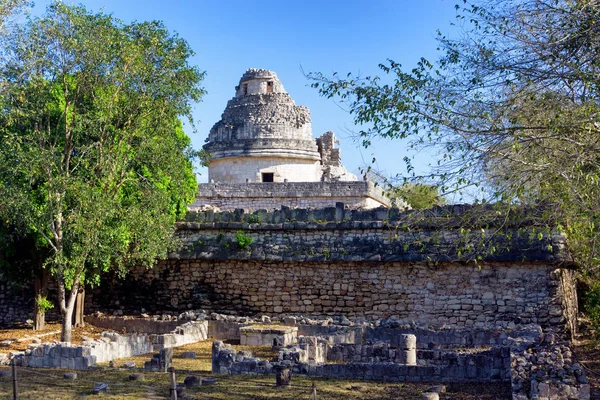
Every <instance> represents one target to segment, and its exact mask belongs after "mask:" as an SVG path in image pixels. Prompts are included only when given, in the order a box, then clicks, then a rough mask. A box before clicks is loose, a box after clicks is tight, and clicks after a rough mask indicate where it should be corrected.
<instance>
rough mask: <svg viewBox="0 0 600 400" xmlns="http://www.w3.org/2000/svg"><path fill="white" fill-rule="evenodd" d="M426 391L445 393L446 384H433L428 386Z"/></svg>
mask: <svg viewBox="0 0 600 400" xmlns="http://www.w3.org/2000/svg"><path fill="white" fill-rule="evenodd" d="M427 391H428V392H436V393H446V385H435V386H432V387H430V388H429V389H428V390H427Z"/></svg>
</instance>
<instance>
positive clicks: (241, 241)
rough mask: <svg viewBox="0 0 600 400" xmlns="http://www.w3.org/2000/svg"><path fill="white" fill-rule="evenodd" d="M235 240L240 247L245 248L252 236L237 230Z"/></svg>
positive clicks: (250, 241)
mask: <svg viewBox="0 0 600 400" xmlns="http://www.w3.org/2000/svg"><path fill="white" fill-rule="evenodd" d="M235 240H236V241H237V245H238V247H239V248H240V249H247V248H248V247H250V245H251V244H252V237H251V236H250V235H247V234H246V233H244V232H242V231H238V232H237V233H236V234H235Z"/></svg>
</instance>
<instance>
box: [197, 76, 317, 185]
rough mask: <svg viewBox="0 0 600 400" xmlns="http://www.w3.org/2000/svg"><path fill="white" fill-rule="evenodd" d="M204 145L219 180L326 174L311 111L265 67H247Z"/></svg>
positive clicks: (297, 179)
mask: <svg viewBox="0 0 600 400" xmlns="http://www.w3.org/2000/svg"><path fill="white" fill-rule="evenodd" d="M204 149H205V150H206V151H207V152H208V153H209V154H210V156H211V162H210V165H209V167H208V173H209V179H210V180H212V181H215V182H228V183H235V182H284V181H289V182H314V181H319V180H321V170H320V160H321V155H320V154H319V150H318V148H317V144H316V142H315V139H314V138H313V137H312V128H311V121H310V112H309V110H308V108H306V107H303V106H297V105H296V103H294V100H292V98H291V97H290V95H289V94H288V93H287V92H286V91H285V89H284V87H283V85H282V83H281V81H280V80H279V78H277V75H276V74H275V73H274V72H272V71H269V70H266V69H254V68H253V69H249V70H247V71H246V73H244V75H243V76H242V78H241V79H240V83H239V84H238V86H236V88H235V97H234V98H232V99H231V100H229V101H228V102H227V107H226V108H225V111H224V112H223V115H222V116H221V120H220V121H218V122H217V123H216V124H215V125H214V126H213V127H212V129H211V130H210V133H209V135H208V139H207V140H206V144H205V145H204Z"/></svg>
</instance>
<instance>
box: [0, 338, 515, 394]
mask: <svg viewBox="0 0 600 400" xmlns="http://www.w3.org/2000/svg"><path fill="white" fill-rule="evenodd" d="M211 346H212V341H210V340H207V341H204V342H199V343H194V344H190V345H187V346H182V347H178V348H175V349H174V351H173V353H174V354H173V364H174V368H175V371H176V379H177V383H183V381H184V379H185V378H186V377H187V376H189V375H197V376H200V377H206V376H213V375H212V372H211ZM234 348H235V349H236V350H251V351H252V352H253V354H254V355H256V356H257V357H260V358H264V359H271V358H272V357H273V356H274V355H275V353H273V352H272V351H271V350H270V349H268V348H252V347H247V346H239V345H234ZM184 351H193V352H196V355H197V357H196V359H187V358H183V352H184ZM150 358H151V355H150V354H147V355H142V356H137V357H131V358H126V359H120V360H115V361H114V365H115V366H116V367H115V368H110V367H108V363H105V364H101V365H100V366H99V369H98V370H93V371H77V375H78V376H77V379H76V380H65V379H64V378H63V374H64V373H65V372H66V371H64V370H51V369H39V368H36V369H33V368H18V371H17V376H18V380H19V399H20V400H34V399H35V400H39V399H48V400H50V399H52V400H55V399H57V400H58V399H60V400H62V399H64V400H66V399H87V398H90V397H91V393H92V389H93V387H94V385H95V384H97V383H100V382H102V383H107V384H108V385H109V387H110V393H108V394H104V395H102V396H100V397H101V398H103V399H112V400H142V399H143V400H148V399H150V400H157V399H167V398H168V394H169V375H168V374H166V373H159V372H143V371H138V370H137V368H138V367H142V366H143V363H144V361H148V360H149V359H150ZM126 361H133V362H134V363H135V370H128V369H126V368H119V367H120V366H123V364H124V363H125V362H126ZM7 369H8V368H4V370H7ZM0 370H2V368H1V367H0ZM132 373H141V374H143V376H144V380H143V381H130V380H129V375H130V374H132ZM0 376H1V374H0ZM216 380H217V382H216V384H214V385H202V386H198V387H193V388H189V389H187V393H186V397H185V398H186V399H188V400H200V399H202V400H208V399H212V400H216V399H219V400H246V399H256V400H258V399H264V400H267V399H268V400H275V399H276V400H292V399H294V400H296V399H306V400H309V399H310V398H311V393H312V386H313V384H314V385H315V386H316V389H317V395H318V396H317V398H318V399H319V400H392V399H419V398H421V393H422V392H424V391H427V390H428V389H429V388H430V387H431V386H432V385H431V384H416V383H398V384H388V383H378V382H362V381H348V380H337V379H324V378H306V377H292V384H291V386H290V387H287V388H277V387H275V377H274V376H272V375H269V376H256V375H241V376H240V375H236V376H232V375H216ZM440 398H441V399H445V400H475V399H481V400H508V399H510V398H511V396H510V386H509V385H506V384H469V385H457V384H449V385H447V392H446V393H445V394H442V395H441V396H440ZM10 399H12V381H11V378H10V377H0V400H10Z"/></svg>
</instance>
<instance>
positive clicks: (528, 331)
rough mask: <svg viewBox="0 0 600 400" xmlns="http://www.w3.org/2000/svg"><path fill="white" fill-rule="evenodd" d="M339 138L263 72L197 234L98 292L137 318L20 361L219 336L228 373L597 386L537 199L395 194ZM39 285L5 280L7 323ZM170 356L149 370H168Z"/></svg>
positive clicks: (239, 109)
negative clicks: (402, 197) (420, 206)
mask: <svg viewBox="0 0 600 400" xmlns="http://www.w3.org/2000/svg"><path fill="white" fill-rule="evenodd" d="M334 143H335V139H334V136H333V134H332V133H330V132H328V133H326V134H324V135H323V136H321V137H320V138H318V139H316V140H314V139H313V138H312V136H311V128H310V116H309V113H308V109H306V108H305V107H299V106H296V105H295V104H294V102H293V101H292V99H291V98H290V96H289V95H288V94H287V93H286V92H285V90H284V89H283V86H282V84H281V82H280V81H279V80H278V79H277V76H276V75H275V74H274V73H273V72H270V71H267V70H254V69H252V70H248V71H247V72H246V73H245V74H244V76H243V77H242V79H241V80H240V83H239V85H238V86H237V87H236V96H235V97H234V98H233V99H232V100H230V101H229V103H228V105H227V108H226V110H225V112H224V114H223V117H222V119H221V121H219V122H217V123H216V124H215V126H214V127H213V129H212V130H211V133H210V135H209V138H208V142H207V144H206V146H205V149H206V150H207V151H209V152H210V153H211V154H212V156H213V158H212V161H211V164H210V167H209V174H210V179H211V181H212V182H211V183H207V184H201V185H199V195H198V198H197V201H196V202H195V203H194V204H193V205H192V206H190V212H189V213H188V215H187V216H186V218H185V220H184V221H180V222H179V223H178V225H177V231H176V235H177V237H178V239H179V240H180V242H181V247H180V248H179V249H178V250H177V251H174V252H172V253H171V254H169V257H168V259H166V260H159V261H158V262H157V265H156V266H155V267H154V268H152V269H145V268H143V267H141V266H140V267H135V268H133V269H132V270H131V272H130V274H129V275H128V276H127V278H126V279H125V280H122V279H119V278H118V277H116V276H110V275H106V276H105V277H104V281H103V282H102V284H101V286H100V289H95V290H89V291H88V293H87V295H86V296H87V298H86V314H88V315H89V317H88V321H89V322H91V323H93V324H95V325H97V326H101V327H104V328H110V329H114V330H116V331H126V332H127V333H128V334H127V335H117V334H107V335H105V336H103V337H102V338H101V340H99V341H98V342H94V343H89V344H88V345H87V347H86V346H82V347H73V348H71V347H67V348H66V349H65V346H62V345H60V344H56V345H54V346H51V345H44V346H42V347H38V348H32V349H31V350H30V351H27V352H24V353H23V354H21V355H20V356H19V357H20V360H21V362H22V363H23V364H24V365H29V366H33V367H39V366H49V367H63V366H67V367H70V368H87V367H89V366H90V365H92V364H93V363H94V362H95V361H97V360H100V359H102V360H107V359H111V358H115V357H118V356H119V355H128V354H139V353H140V352H151V351H157V350H163V353H164V350H165V349H170V348H172V347H175V346H180V345H182V344H185V343H189V342H190V341H195V340H205V339H207V338H210V339H211V340H215V342H214V343H213V345H212V371H213V373H216V374H273V375H276V376H277V379H278V382H279V381H281V384H282V385H285V384H286V383H285V382H288V383H289V379H290V376H292V375H294V374H301V375H306V376H324V377H337V378H339V377H342V378H348V379H363V380H376V381H386V382H431V383H435V384H443V383H446V382H486V383H500V384H503V385H507V386H508V385H510V387H511V390H512V395H513V399H518V400H526V399H533V398H535V399H555V398H556V399H559V398H560V399H589V391H590V386H589V384H588V382H587V378H586V376H585V373H584V371H583V369H582V368H581V366H580V365H579V364H578V363H577V361H576V360H575V359H574V357H573V355H572V351H571V347H570V341H569V340H570V338H571V337H572V336H573V335H574V333H575V332H576V330H577V311H578V310H577V295H576V290H575V280H574V269H575V268H576V266H575V265H574V264H573V262H572V259H571V257H570V254H569V250H568V241H567V237H566V236H565V234H564V233H562V232H561V231H559V230H557V229H554V228H553V227H545V226H539V225H538V224H537V223H536V219H535V218H534V213H536V212H539V210H536V209H528V208H523V209H520V210H517V211H516V212H514V213H513V215H511V218H510V219H507V218H505V216H504V215H502V214H501V213H497V212H496V211H495V210H494V208H493V207H492V206H481V205H471V206H467V205H449V206H444V207H435V208H433V209H430V210H426V211H412V210H407V209H405V208H402V209H398V208H389V207H388V205H389V202H388V200H387V199H386V198H385V197H384V196H383V194H382V193H381V192H380V191H378V189H377V188H375V187H374V186H373V185H372V184H370V183H369V182H365V181H363V180H357V179H356V177H354V176H353V175H351V174H349V173H348V172H347V171H346V170H345V169H344V168H343V167H342V166H341V164H340V155H339V151H338V150H337V149H335V148H334ZM2 285H5V284H4V283H2V282H0V287H2ZM31 293H32V292H31ZM31 293H30V294H29V295H26V294H23V297H22V298H19V297H18V296H10V297H9V296H4V294H3V293H1V292H0V323H7V322H12V321H16V320H23V319H26V318H28V317H30V313H31V310H32V309H33V307H32V306H31V299H30V298H29V297H30V295H31ZM28 296H29V297H28ZM95 313H96V315H91V314H95ZM102 313H103V314H102ZM106 314H108V315H106ZM111 314H112V315H111ZM140 315H142V316H144V317H143V318H139V317H138V318H131V317H128V316H140ZM130 332H136V333H130ZM223 341H228V342H242V343H245V344H252V345H263V346H268V347H271V348H273V349H274V350H276V351H277V359H275V360H261V359H258V358H255V357H253V355H252V354H251V352H249V351H245V350H244V351H239V352H236V351H234V350H233V349H232V348H231V347H230V346H229V345H228V344H227V343H223ZM167 353H168V351H167ZM161 354H162V353H159V354H158V355H157V356H156V357H155V358H154V359H153V361H147V369H148V370H159V369H161V370H164V367H165V366H166V363H165V362H161V359H162V358H161ZM163 358H164V357H163ZM163 364H164V365H163ZM290 374H292V375H290Z"/></svg>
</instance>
